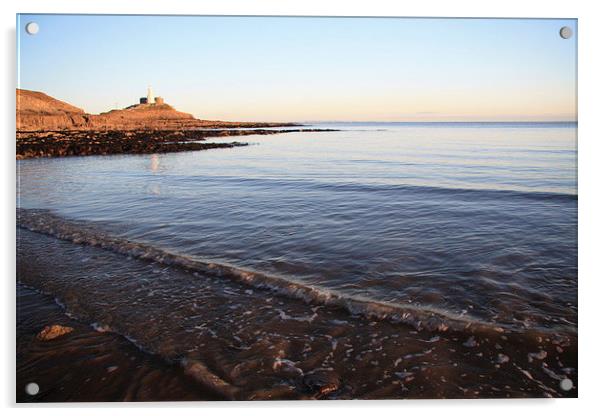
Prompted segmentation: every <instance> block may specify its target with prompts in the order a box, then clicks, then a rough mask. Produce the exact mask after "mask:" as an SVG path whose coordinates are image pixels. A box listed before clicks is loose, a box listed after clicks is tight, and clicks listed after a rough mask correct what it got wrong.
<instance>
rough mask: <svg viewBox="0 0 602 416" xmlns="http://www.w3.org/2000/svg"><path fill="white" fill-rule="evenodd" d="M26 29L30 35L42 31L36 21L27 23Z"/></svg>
mask: <svg viewBox="0 0 602 416" xmlns="http://www.w3.org/2000/svg"><path fill="white" fill-rule="evenodd" d="M25 31H26V32H27V33H28V34H29V35H35V34H36V33H38V32H39V31H40V26H38V24H37V23H36V22H29V23H27V24H26V25H25Z"/></svg>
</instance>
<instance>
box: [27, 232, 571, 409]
mask: <svg viewBox="0 0 602 416" xmlns="http://www.w3.org/2000/svg"><path fill="white" fill-rule="evenodd" d="M18 236H19V237H18V242H19V244H18V265H17V268H18V273H17V276H18V279H19V281H20V282H22V283H24V284H27V285H30V286H34V287H36V288H38V289H40V290H43V291H45V292H47V293H51V294H52V296H56V297H57V298H58V299H59V300H60V302H62V303H64V305H65V307H66V310H67V312H69V313H70V314H72V316H76V317H77V318H78V320H80V321H81V322H83V324H81V325H80V326H76V331H74V332H73V333H72V334H68V335H65V336H64V337H62V338H59V339H58V340H57V341H56V342H54V341H50V342H48V343H46V344H42V345H40V344H39V343H38V342H37V341H33V340H32V337H33V335H34V334H35V333H36V332H37V331H39V330H40V329H41V328H42V327H43V326H44V325H46V324H49V323H61V322H64V321H61V320H60V319H58V318H57V317H56V316H57V315H48V316H52V320H53V321H54V320H57V321H58V322H50V321H49V320H48V319H43V318H38V317H39V316H41V315H45V313H44V312H43V311H42V309H40V307H39V306H34V305H40V304H39V303H36V302H33V303H32V306H31V307H27V308H25V307H23V305H27V304H28V303H27V302H24V301H23V302H20V305H21V306H20V312H19V321H18V322H19V323H18V334H19V337H18V338H19V339H20V343H21V344H23V345H22V346H20V347H19V354H18V358H17V361H18V363H17V368H18V370H17V372H18V381H19V384H18V389H20V390H21V391H22V388H23V387H22V386H23V384H24V383H27V382H28V381H29V380H31V378H32V374H37V375H38V376H37V377H38V380H42V382H41V384H43V385H48V387H47V390H43V392H48V393H45V394H46V395H45V396H40V398H42V399H43V400H47V401H49V400H56V401H63V400H64V401H71V400H125V399H129V400H188V399H197V400H200V399H203V398H204V399H210V398H212V397H211V396H209V395H204V394H205V393H204V392H209V391H210V392H213V394H215V395H216V396H219V397H221V398H224V399H233V400H267V399H402V398H485V397H487V398H496V397H497V398H503V397H515V398H520V397H576V395H577V388H576V386H575V387H574V388H573V389H571V390H570V391H566V392H565V391H563V390H561V389H560V387H559V383H560V381H561V380H562V379H564V378H567V377H569V378H571V380H572V381H573V382H576V366H577V358H576V357H577V345H576V337H575V338H574V339H570V338H568V339H567V338H566V337H558V336H556V335H555V334H554V333H542V332H537V331H532V332H513V331H509V330H503V329H496V328H492V330H490V331H484V330H482V329H478V330H473V329H472V328H471V327H470V325H467V326H466V327H465V328H463V330H455V329H450V328H438V329H436V330H427V329H424V328H422V329H420V328H415V327H412V326H410V325H406V324H404V323H396V322H392V321H391V320H389V319H386V317H384V318H385V319H376V318H375V317H372V318H369V317H365V316H362V315H358V314H352V313H349V311H347V310H345V309H343V308H341V307H340V306H329V305H325V304H322V305H321V304H317V303H315V302H304V301H302V300H299V299H293V298H291V297H290V296H285V295H282V294H280V293H278V292H277V291H274V290H272V289H270V288H268V287H264V288H261V287H259V288H258V287H251V286H249V285H245V284H242V283H240V282H236V281H233V280H232V279H229V278H228V276H223V275H221V276H220V274H219V273H217V274H215V275H212V274H207V273H198V272H192V271H191V270H186V269H183V268H181V267H178V266H174V265H170V264H169V261H166V262H164V263H161V262H157V261H156V260H152V259H149V258H145V257H144V253H139V255H136V254H135V253H134V252H132V254H131V255H130V256H125V255H123V254H118V253H115V252H112V251H111V250H105V249H101V248H98V247H93V246H90V245H89V241H88V242H87V243H86V241H85V237H84V236H83V235H79V236H77V237H76V238H74V239H71V241H65V239H63V240H61V239H57V238H55V237H54V236H49V235H42V234H39V233H34V232H31V231H28V230H25V229H22V228H20V229H18ZM63 237H64V236H63ZM67 240H68V239H67ZM75 240H78V241H79V243H75ZM82 242H83V243H84V244H81V243H82ZM167 260H169V259H167ZM26 295H28V293H27V292H26V291H24V293H23V294H20V298H23V299H25V297H24V296H26ZM29 296H31V294H29ZM46 299H48V298H46ZM46 303H48V302H46ZM38 313H39V314H41V315H37V314H38ZM63 319H66V318H63ZM68 322H69V323H68V324H69V325H71V321H68ZM90 324H95V325H96V327H97V328H101V329H102V330H103V331H106V332H102V333H94V334H93V335H91V334H92V333H91V332H90V330H89V329H87V328H89V326H86V325H90ZM71 326H73V325H71ZM81 328H86V329H85V332H84V334H82V332H81V331H82V329H81ZM27 334H29V335H27ZM117 334H119V335H117ZM82 335H83V339H84V340H82V341H77V340H78V337H81V336H82ZM122 336H126V337H127V339H128V340H130V341H132V342H134V343H135V344H136V345H137V346H138V347H141V348H143V349H144V350H146V351H148V352H151V353H153V354H154V356H155V357H160V359H158V358H157V359H154V358H151V356H148V355H143V354H141V353H140V352H139V351H135V348H136V347H134V346H133V344H132V345H129V346H128V345H127V343H128V341H127V340H126V339H125V338H123V337H122ZM95 337H102V338H103V339H104V338H107V337H108V338H107V339H110V340H111V342H109V343H107V342H105V341H104V340H103V341H102V342H97V341H95ZM76 341H77V342H76ZM28 342H29V344H27V343H28ZM111 345H112V346H114V347H115V348H109V350H111V351H110V352H108V351H107V350H106V349H105V348H106V347H107V346H111ZM116 351H117V352H116ZM74 357H75V358H78V357H81V361H80V362H79V364H77V365H73V364H74V363H77V362H78V361H77V359H74ZM132 357H133V361H134V362H135V363H137V364H135V365H131V364H127V365H126V364H125V363H127V362H128V359H130V360H132ZM165 363H171V365H167V364H165ZM114 366H117V367H118V369H119V368H121V369H123V371H117V370H114V371H111V372H109V369H110V368H113V367H114ZM40 369H44V371H40ZM133 369H136V371H138V373H136V374H139V375H136V376H134V377H133V376H132V371H133ZM91 374H92V375H93V376H94V377H92V379H93V380H95V381H93V380H92V379H91V380H89V381H88V382H87V383H89V384H91V385H92V386H93V387H92V386H91V387H90V388H89V389H88V388H87V387H85V386H86V380H87V379H88V378H90V375H91ZM39 377H41V378H39ZM109 377H110V378H111V379H112V382H111V385H110V386H108V387H107V388H106V389H103V388H98V383H99V381H98V380H100V382H103V381H104V380H103V378H105V379H108V378H109ZM153 377H156V378H157V380H161V381H160V382H156V381H154V380H153ZM187 377H188V379H187ZM140 380H142V381H140ZM162 384H166V385H168V386H171V388H170V389H163V388H159V386H161V385H162ZM74 386H77V387H74ZM21 394H22V393H21ZM195 395H197V396H195ZM22 398H23V396H21V399H22Z"/></svg>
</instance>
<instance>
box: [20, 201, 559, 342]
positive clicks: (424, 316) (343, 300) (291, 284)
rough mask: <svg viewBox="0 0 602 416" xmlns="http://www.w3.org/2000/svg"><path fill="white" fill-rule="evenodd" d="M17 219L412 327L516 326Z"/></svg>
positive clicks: (41, 220)
mask: <svg viewBox="0 0 602 416" xmlns="http://www.w3.org/2000/svg"><path fill="white" fill-rule="evenodd" d="M17 225H18V226H19V227H22V228H25V229H27V230H30V231H33V232H37V233H41V234H46V235H50V236H53V237H55V238H59V239H61V240H65V241H70V242H73V243H76V244H83V245H90V246H94V247H99V248H102V249H106V250H110V251H113V252H116V253H120V254H123V255H126V256H128V257H133V258H137V259H142V260H147V261H152V262H157V263H160V264H164V265H168V266H175V267H178V268H181V269H185V270H188V271H190V272H192V273H193V276H195V277H199V276H200V275H201V274H205V275H209V276H216V277H223V278H229V279H231V280H234V281H236V282H239V283H242V284H245V285H249V286H252V287H254V288H258V289H265V290H269V291H272V292H276V293H278V294H280V295H284V296H287V297H290V298H294V299H300V300H303V301H304V302H306V303H310V304H318V305H325V306H335V307H339V308H343V309H345V310H347V311H348V312H349V313H350V314H352V315H361V316H364V317H366V318H368V319H376V320H388V321H390V322H392V323H403V324H407V325H410V326H412V327H414V328H415V329H416V330H423V329H425V330H430V331H441V332H445V331H448V330H454V331H461V332H471V333H483V334H489V333H491V332H492V331H493V332H496V333H510V332H514V331H516V328H512V327H509V326H507V325H505V324H494V323H491V322H486V321H482V320H478V319H476V318H473V317H469V316H466V315H459V314H455V313H453V312H450V311H446V310H441V309H438V308H434V307H422V306H415V305H411V304H399V303H395V304H394V303H388V302H382V301H376V300H373V299H366V298H362V297H357V296H348V295H345V294H342V293H339V292H337V291H334V290H327V289H324V288H319V287H316V286H311V285H307V284H304V283H303V282H299V281H296V280H292V279H289V278H284V277H281V276H274V275H267V274H264V273H261V272H257V271H253V270H247V269H242V268H239V267H236V266H233V265H229V264H221V263H215V262H209V261H203V260H199V259H196V258H192V257H190V256H186V255H181V254H177V253H172V252H170V251H168V250H165V249H162V248H159V247H155V246H153V245H150V244H146V243H142V242H136V241H130V240H128V239H125V238H121V237H117V236H112V235H109V234H107V233H105V232H103V231H101V230H98V229H96V228H95V227H94V225H93V224H90V223H87V222H83V221H71V220H67V219H64V218H62V217H59V216H57V215H55V214H53V213H51V212H49V211H47V210H38V209H24V208H18V209H17ZM552 330H553V329H552ZM566 331H567V329H566V328H563V332H566ZM538 332H541V331H538Z"/></svg>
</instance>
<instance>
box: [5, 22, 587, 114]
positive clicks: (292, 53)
mask: <svg viewBox="0 0 602 416" xmlns="http://www.w3.org/2000/svg"><path fill="white" fill-rule="evenodd" d="M29 22H36V23H37V24H38V25H39V28H40V30H39V32H38V33H37V34H36V35H33V36H32V35H28V34H27V33H26V32H25V25H26V24H27V23H29ZM563 26H569V27H570V28H572V29H573V37H572V38H570V39H562V38H561V37H560V36H559V30H560V28H561V27H563ZM17 43H18V44H17V54H18V57H17V58H18V59H17V62H18V87H19V88H24V89H30V90H36V91H42V92H45V93H47V94H49V95H51V96H53V97H55V98H58V99H60V100H63V101H66V102H68V103H70V104H73V105H75V106H77V107H80V108H82V109H84V110H85V111H87V112H89V113H95V114H96V113H100V112H104V111H109V110H111V109H114V108H123V107H126V106H128V105H131V104H135V103H137V102H138V99H139V97H141V96H145V95H146V89H147V86H149V85H150V86H152V87H153V90H154V92H155V95H157V96H162V97H164V99H165V101H166V103H168V104H171V105H173V106H174V107H175V108H176V109H178V110H180V111H184V112H188V113H192V114H193V115H195V116H196V117H199V118H202V119H212V120H240V121H569V120H576V119H577V114H576V106H577V101H576V100H577V97H576V93H577V88H576V87H577V73H576V70H577V68H576V54H577V21H576V20H574V19H567V20H558V19H417V18H316V17H226V16H221V17H220V16H110V15H106V16H102V15H32V14H22V15H18V16H17Z"/></svg>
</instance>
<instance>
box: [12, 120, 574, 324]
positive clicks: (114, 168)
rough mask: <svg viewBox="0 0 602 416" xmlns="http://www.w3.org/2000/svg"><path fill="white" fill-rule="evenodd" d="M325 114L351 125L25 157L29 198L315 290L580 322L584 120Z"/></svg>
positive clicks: (22, 166) (22, 188) (152, 243)
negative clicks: (579, 124)
mask: <svg viewBox="0 0 602 416" xmlns="http://www.w3.org/2000/svg"><path fill="white" fill-rule="evenodd" d="M317 127H329V128H333V127H334V128H341V129H343V131H339V132H321V133H317V132H314V133H288V134H283V135H275V136H250V137H248V141H250V142H252V143H253V144H255V145H254V146H249V147H246V148H235V149H225V150H212V151H204V152H185V153H174V154H163V155H152V156H148V155H146V156H134V155H132V156H130V155H124V156H110V157H85V158H84V157H71V158H57V159H35V160H24V161H18V162H17V163H18V165H17V166H18V172H19V205H20V207H22V208H26V209H28V210H31V209H45V210H49V212H50V213H52V214H54V215H57V216H58V217H59V218H64V219H66V220H81V221H84V220H85V221H86V224H93V225H94V226H95V227H96V228H97V229H99V230H102V231H104V232H106V233H109V234H110V235H111V236H113V237H115V238H120V239H122V240H123V241H128V240H129V241H134V242H138V243H143V244H145V245H146V246H148V247H153V248H156V249H158V250H164V251H167V252H169V253H173V254H175V255H180V256H183V257H185V258H186V259H192V260H194V261H199V262H202V263H205V264H218V265H223V266H224V267H226V266H227V267H228V268H229V270H235V271H236V270H239V271H240V270H242V273H246V272H252V273H258V274H261V275H262V276H268V277H269V279H270V282H284V283H276V286H278V285H280V286H282V285H286V282H294V283H295V285H299V287H305V288H308V289H307V290H313V291H314V292H316V293H318V295H316V296H324V293H326V294H327V295H329V294H331V293H332V294H334V295H336V296H338V297H341V298H344V299H351V300H352V301H354V302H355V301H360V302H364V304H365V303H374V304H376V305H383V304H385V305H388V306H390V307H393V308H395V307H399V308H400V310H402V311H408V310H413V311H421V312H425V313H427V314H430V313H437V314H438V315H439V316H443V317H448V318H450V319H460V320H467V321H474V322H477V323H486V324H491V325H492V326H502V327H504V328H508V329H511V330H520V329H529V328H535V329H538V330H551V331H556V332H561V333H574V332H576V322H577V239H576V238H577V234H576V233H577V188H576V125H574V124H571V123H551V124H545V123H539V124H529V123H518V124H508V123H506V124H504V123H501V124H500V123H497V124H496V123H493V124H491V123H484V124H483V123H480V124H479V123H476V124H470V123H456V124H454V123H443V124H412V123H409V124H381V123H366V124H357V123H353V124H344V125H337V124H325V125H318V126H317ZM312 296H313V295H312ZM419 315H420V314H419Z"/></svg>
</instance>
